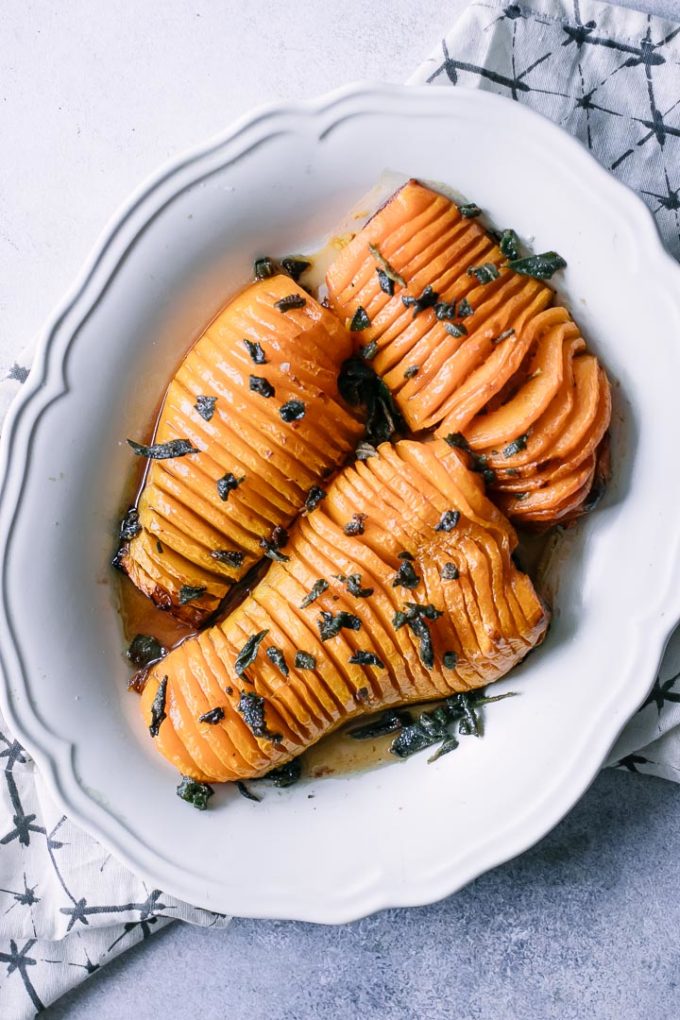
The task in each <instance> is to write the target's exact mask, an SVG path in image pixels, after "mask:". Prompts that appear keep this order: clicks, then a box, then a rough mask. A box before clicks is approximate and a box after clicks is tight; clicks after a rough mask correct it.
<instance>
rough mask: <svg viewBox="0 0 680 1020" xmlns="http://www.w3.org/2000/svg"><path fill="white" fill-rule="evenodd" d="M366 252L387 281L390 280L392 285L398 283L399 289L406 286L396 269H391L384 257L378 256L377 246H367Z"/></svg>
mask: <svg viewBox="0 0 680 1020" xmlns="http://www.w3.org/2000/svg"><path fill="white" fill-rule="evenodd" d="M368 250H369V251H370V253H371V255H372V256H373V258H374V259H375V261H376V262H377V263H378V265H379V267H380V269H381V270H382V271H383V273H384V274H385V276H386V277H387V279H388V280H391V281H392V283H398V284H399V286H400V287H405V286H406V280H405V279H404V277H403V276H402V275H401V274H400V273H398V272H397V271H396V269H393V268H392V266H391V265H390V264H389V262H388V261H387V259H386V258H385V256H384V255H381V254H380V249H379V248H378V246H377V245H375V244H369V246H368ZM388 293H389V292H388ZM392 293H394V291H392Z"/></svg>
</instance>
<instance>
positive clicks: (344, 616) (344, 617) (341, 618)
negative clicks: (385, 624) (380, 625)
mask: <svg viewBox="0 0 680 1020" xmlns="http://www.w3.org/2000/svg"><path fill="white" fill-rule="evenodd" d="M317 626H318V628H319V634H320V635H321V640H322V641H328V640H329V639H330V638H334V637H337V635H338V634H339V633H340V631H341V630H342V629H343V627H344V628H346V629H347V630H359V629H360V628H361V620H360V619H359V617H358V616H354V614H353V613H347V612H345V610H344V609H341V610H340V612H339V613H336V614H335V615H334V614H333V613H326V612H324V611H323V610H322V611H321V616H320V617H319V619H318V620H317Z"/></svg>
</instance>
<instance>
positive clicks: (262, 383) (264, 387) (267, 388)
mask: <svg viewBox="0 0 680 1020" xmlns="http://www.w3.org/2000/svg"><path fill="white" fill-rule="evenodd" d="M248 386H249V388H250V389H251V390H252V392H253V393H259V394H260V396H261V397H273V396H274V395H275V393H276V389H275V388H274V387H273V386H272V384H271V383H270V382H269V379H265V378H264V376H261V375H251V376H250V378H249V380H248Z"/></svg>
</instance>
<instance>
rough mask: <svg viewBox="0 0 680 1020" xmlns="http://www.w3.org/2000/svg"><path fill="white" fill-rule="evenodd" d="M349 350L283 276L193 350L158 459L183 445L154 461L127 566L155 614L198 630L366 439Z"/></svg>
mask: <svg viewBox="0 0 680 1020" xmlns="http://www.w3.org/2000/svg"><path fill="white" fill-rule="evenodd" d="M350 351H351V339H350V337H349V334H348V333H347V331H346V330H345V329H344V327H343V326H342V325H341V324H340V323H339V322H338V320H337V319H336V318H335V316H333V315H332V314H331V313H330V312H328V311H327V310H326V309H325V308H323V307H322V306H321V305H319V304H318V303H317V302H316V301H315V300H314V299H313V298H311V297H310V296H309V295H308V294H307V293H305V291H303V290H302V289H301V288H300V287H299V286H298V285H297V284H296V283H294V282H293V280H291V279H290V278H289V277H288V276H283V275H278V276H273V277H271V278H269V279H265V280H261V281H259V282H257V283H254V284H253V285H252V286H250V287H248V288H247V289H246V290H245V291H243V293H242V294H240V295H239V296H238V297H237V298H236V299H235V300H233V301H232V302H230V304H228V305H227V306H226V308H225V309H224V310H223V311H222V312H221V313H220V314H219V315H218V316H217V318H216V319H215V320H214V321H213V322H212V323H211V324H210V326H209V327H208V328H207V329H206V331H205V333H204V334H203V335H202V336H201V337H200V339H199V340H198V341H197V343H196V344H194V346H193V347H192V348H191V350H190V351H189V353H188V354H187V356H186V358H185V359H184V361H183V362H182V364H181V366H180V368H179V369H178V371H177V372H176V374H175V377H174V378H173V380H172V382H171V383H170V385H169V387H168V390H167V393H166V396H165V400H164V403H163V407H162V410H161V414H160V418H159V421H158V427H157V431H156V436H155V443H156V444H157V445H159V446H160V447H161V449H160V450H156V451H155V452H156V454H164V453H172V452H173V449H172V447H170V448H169V449H163V447H164V444H168V443H170V444H172V443H173V442H174V443H178V442H180V443H183V444H185V445H184V446H183V447H180V448H179V450H180V453H181V455H179V456H167V457H164V459H152V460H150V464H149V469H148V473H147V476H146V479H145V482H144V487H143V490H142V493H141V497H140V499H139V505H138V511H139V520H138V524H137V526H136V529H137V530H138V534H136V535H135V536H134V537H133V538H132V540H131V541H130V542H129V543H128V544H127V545H126V546H125V547H124V548H123V550H122V554H121V555H120V557H119V562H120V564H121V565H122V567H123V569H124V570H125V571H126V572H127V574H128V575H129V577H130V578H131V580H132V581H133V582H134V584H136V585H137V587H138V588H140V589H141V590H142V591H143V592H145V593H146V594H147V595H149V596H150V597H151V598H152V599H153V600H154V602H155V603H156V604H157V605H158V606H160V607H161V608H163V609H169V610H170V611H171V612H173V613H174V614H175V615H177V616H179V617H180V618H182V619H185V620H187V621H189V622H191V623H194V624H198V623H200V622H201V621H202V620H204V619H205V618H206V617H207V616H208V615H209V614H211V613H212V612H214V610H216V609H217V607H218V606H219V603H220V600H221V599H222V598H223V596H224V595H225V593H226V592H227V590H228V588H229V586H230V585H232V584H233V583H234V582H235V581H237V580H239V579H240V578H241V577H243V575H244V574H245V573H246V572H247V571H248V570H249V569H250V567H252V565H253V564H254V563H255V562H257V561H258V560H260V559H261V558H262V556H263V555H265V554H268V555H270V556H271V555H273V556H275V555H276V550H275V547H276V545H277V542H279V541H280V540H281V536H282V531H281V529H285V528H286V527H287V526H288V525H289V524H290V523H291V521H292V520H293V519H294V518H295V516H296V515H297V513H298V512H299V511H300V509H301V508H302V507H304V505H305V502H306V501H307V500H309V499H310V498H312V499H313V498H314V491H315V487H316V486H318V484H319V482H321V481H322V480H323V478H324V477H326V476H327V475H328V474H329V473H332V472H333V471H334V470H335V469H336V468H337V467H339V466H340V464H341V463H342V462H343V461H344V460H345V459H346V457H347V455H348V454H349V453H350V451H351V450H353V448H354V446H355V445H356V443H357V441H358V439H359V437H360V436H361V434H362V431H363V429H362V426H361V425H360V423H359V422H358V421H357V420H356V419H355V418H354V417H353V415H352V413H351V412H350V411H349V410H348V409H347V408H346V407H345V406H344V405H343V403H342V400H341V398H340V396H339V394H338V388H337V376H338V371H339V368H340V365H341V363H342V362H343V360H344V359H345V358H347V357H348V355H349V354H350ZM187 446H188V447H189V452H186V447H187ZM141 452H142V453H143V452H144V451H143V450H142V451H141ZM152 452H153V451H152ZM310 493H311V497H310Z"/></svg>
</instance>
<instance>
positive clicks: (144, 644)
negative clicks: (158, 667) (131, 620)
mask: <svg viewBox="0 0 680 1020" xmlns="http://www.w3.org/2000/svg"><path fill="white" fill-rule="evenodd" d="M165 651H166V650H165V648H164V647H163V645H162V644H161V643H160V641H159V640H158V638H155V637H152V635H151V634H135V636H134V637H133V639H132V641H131V642H130V645H129V647H128V650H127V653H126V654H127V657H128V659H129V660H130V662H132V663H133V664H134V665H135V666H149V665H150V664H151V663H152V662H157V661H158V659H162V658H163V656H164V655H165Z"/></svg>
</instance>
